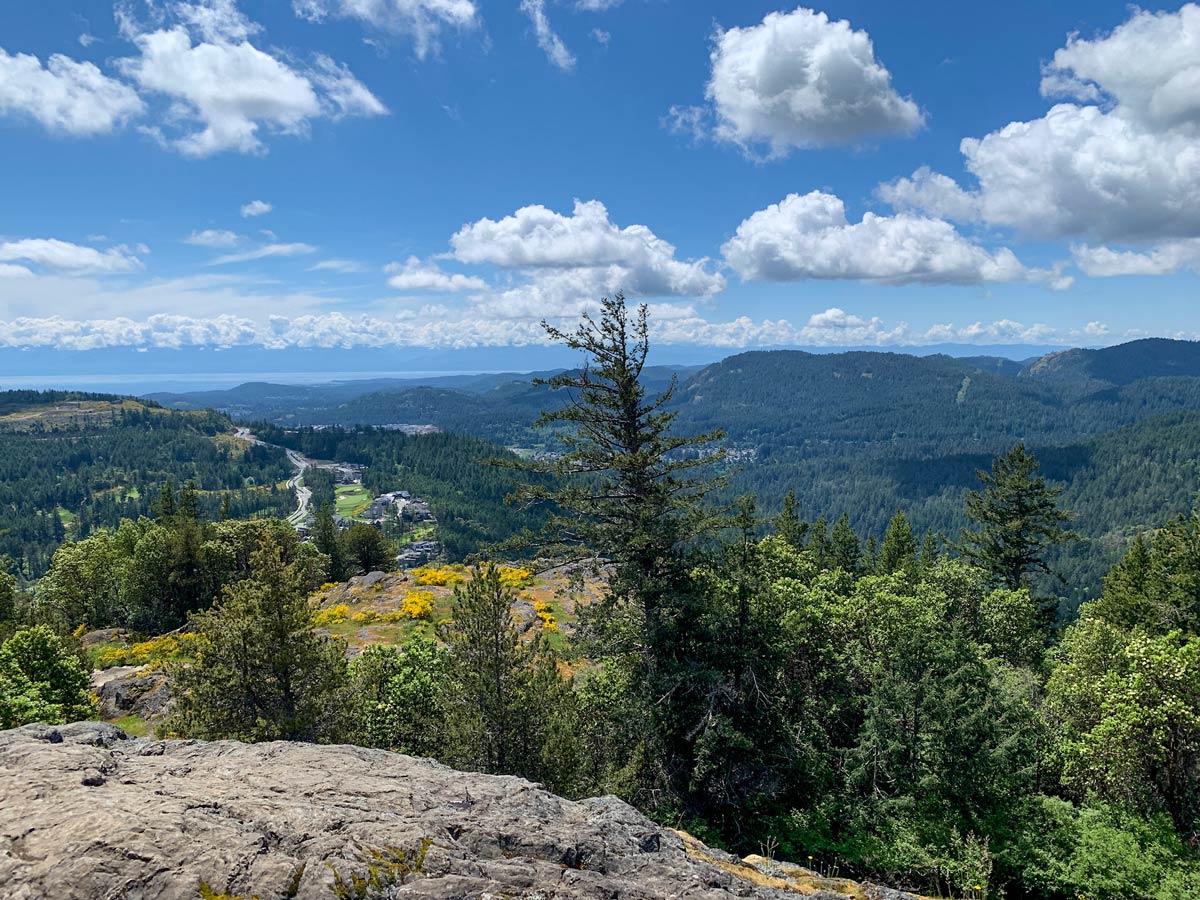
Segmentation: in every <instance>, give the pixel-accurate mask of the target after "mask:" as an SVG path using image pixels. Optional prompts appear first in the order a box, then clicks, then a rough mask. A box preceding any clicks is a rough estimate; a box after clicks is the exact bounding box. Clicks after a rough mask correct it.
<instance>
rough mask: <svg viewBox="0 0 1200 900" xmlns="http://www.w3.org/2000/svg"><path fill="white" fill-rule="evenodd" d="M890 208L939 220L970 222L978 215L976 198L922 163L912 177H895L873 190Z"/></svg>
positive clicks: (953, 181)
mask: <svg viewBox="0 0 1200 900" xmlns="http://www.w3.org/2000/svg"><path fill="white" fill-rule="evenodd" d="M875 193H876V195H877V196H878V197H879V199H880V200H882V201H883V202H884V203H887V204H889V205H890V206H892V208H893V209H898V210H904V211H919V212H926V213H929V214H930V215H932V216H935V217H937V218H939V219H951V220H953V221H955V222H973V221H975V220H976V219H978V218H979V199H978V198H977V197H976V196H974V195H973V194H970V193H968V192H967V191H964V190H963V189H962V188H961V187H960V186H959V184H958V182H957V181H955V180H954V179H953V178H949V177H947V176H945V175H942V174H941V173H939V172H934V171H932V170H931V169H930V168H929V166H922V167H921V168H919V169H917V171H915V172H913V174H912V177H911V178H897V179H896V180H895V181H891V182H887V183H886V184H881V185H880V186H879V187H878V188H877V189H876V191H875Z"/></svg>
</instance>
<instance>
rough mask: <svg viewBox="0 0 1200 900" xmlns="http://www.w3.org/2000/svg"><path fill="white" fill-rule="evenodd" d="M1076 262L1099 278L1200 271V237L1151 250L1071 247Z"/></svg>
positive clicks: (1168, 242)
mask: <svg viewBox="0 0 1200 900" xmlns="http://www.w3.org/2000/svg"><path fill="white" fill-rule="evenodd" d="M1071 254H1072V256H1073V257H1074V259H1075V265H1077V266H1079V268H1080V269H1082V270H1083V271H1084V272H1085V273H1086V274H1088V275H1092V276H1097V277H1109V276H1113V275H1170V274H1172V273H1174V272H1178V271H1179V270H1181V269H1192V270H1195V271H1197V272H1200V238H1190V239H1186V240H1179V241H1167V242H1165V243H1162V244H1160V245H1158V246H1157V247H1154V248H1152V249H1150V250H1147V251H1144V252H1142V251H1137V250H1116V249H1113V248H1111V247H1089V246H1088V245H1087V244H1083V245H1080V246H1077V247H1072V248H1071Z"/></svg>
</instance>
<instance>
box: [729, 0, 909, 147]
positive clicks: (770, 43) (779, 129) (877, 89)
mask: <svg viewBox="0 0 1200 900" xmlns="http://www.w3.org/2000/svg"><path fill="white" fill-rule="evenodd" d="M711 61H712V74H711V77H710V80H709V82H708V87H707V92H706V93H707V97H708V99H709V101H710V102H711V103H712V108H713V111H714V113H715V115H716V121H717V124H716V136H717V137H718V138H719V139H722V140H726V141H731V142H733V143H735V144H738V145H739V146H741V147H742V148H744V149H746V150H748V151H749V150H751V149H752V148H754V147H757V146H759V145H764V144H765V145H766V146H767V147H768V148H769V150H770V153H771V154H772V155H775V156H780V155H784V154H786V153H787V152H788V151H789V150H791V149H792V148H811V147H824V146H830V145H837V144H854V143H859V142H861V141H863V140H866V139H869V138H873V137H880V136H884V135H894V134H900V135H905V134H912V133H913V132H915V131H916V130H918V129H919V128H920V127H921V126H922V125H923V124H924V116H923V114H922V113H921V110H920V109H919V108H918V107H917V104H916V103H915V102H913V100H911V99H910V98H908V97H903V96H901V95H900V94H899V93H897V91H896V89H895V88H894V87H893V86H892V76H891V73H890V72H889V71H888V70H887V69H886V68H885V67H884V66H883V64H882V63H880V62H879V61H878V60H877V59H876V58H875V48H874V45H873V44H872V42H871V38H870V36H869V35H868V34H867V33H866V32H865V31H855V30H854V29H853V28H852V27H851V25H850V23H849V22H847V21H844V20H836V21H835V20H830V19H829V17H828V16H826V15H825V13H823V12H816V11H814V10H811V9H806V8H804V7H800V8H798V9H796V10H794V11H793V12H790V13H783V12H773V13H769V14H768V15H767V16H766V18H764V19H763V21H762V23H761V24H759V25H754V26H751V27H747V28H729V29H726V30H724V31H718V32H717V34H716V35H715V37H714V45H713V49H712V55H711Z"/></svg>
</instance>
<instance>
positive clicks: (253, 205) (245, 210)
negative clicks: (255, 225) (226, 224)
mask: <svg viewBox="0 0 1200 900" xmlns="http://www.w3.org/2000/svg"><path fill="white" fill-rule="evenodd" d="M274 208H275V207H273V206H272V205H271V204H270V203H267V202H266V201H265V200H251V201H250V202H249V203H243V204H242V218H243V219H250V218H253V217H254V216H265V215H266V214H267V213H269V212H270V211H271V210H272V209H274Z"/></svg>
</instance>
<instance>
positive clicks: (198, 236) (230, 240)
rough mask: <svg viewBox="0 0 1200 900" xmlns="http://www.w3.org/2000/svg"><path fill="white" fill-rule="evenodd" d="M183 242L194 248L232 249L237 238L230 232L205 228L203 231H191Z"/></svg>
mask: <svg viewBox="0 0 1200 900" xmlns="http://www.w3.org/2000/svg"><path fill="white" fill-rule="evenodd" d="M183 242H184V243H185V244H191V245H193V246H195V247H232V246H233V245H234V244H236V243H237V242H238V236H237V235H236V234H234V233H233V232H232V231H220V230H218V229H215V228H206V229H204V231H193V232H192V233H191V234H189V235H188V236H187V237H185V238H184V239H183Z"/></svg>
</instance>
